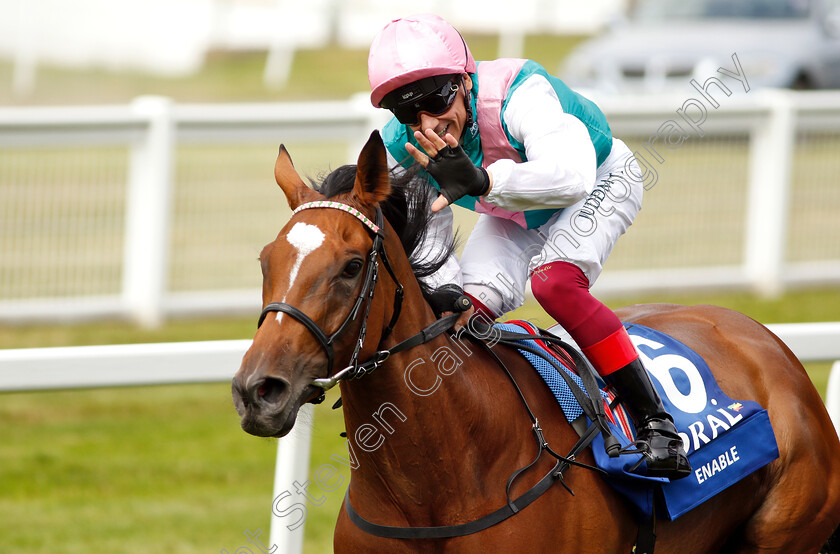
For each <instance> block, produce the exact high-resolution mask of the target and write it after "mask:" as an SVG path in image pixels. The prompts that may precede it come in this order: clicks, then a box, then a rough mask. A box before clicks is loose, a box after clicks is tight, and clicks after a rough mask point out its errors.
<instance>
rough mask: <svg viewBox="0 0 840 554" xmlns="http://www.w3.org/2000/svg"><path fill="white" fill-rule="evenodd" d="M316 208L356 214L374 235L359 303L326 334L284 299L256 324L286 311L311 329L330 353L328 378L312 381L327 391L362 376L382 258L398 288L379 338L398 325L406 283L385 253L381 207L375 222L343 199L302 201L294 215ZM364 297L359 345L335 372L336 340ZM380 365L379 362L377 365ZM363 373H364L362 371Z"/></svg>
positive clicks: (377, 210)
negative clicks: (362, 352)
mask: <svg viewBox="0 0 840 554" xmlns="http://www.w3.org/2000/svg"><path fill="white" fill-rule="evenodd" d="M313 208H331V209H335V210H341V211H343V212H347V213H349V214H350V215H352V216H354V217H355V218H356V219H358V220H359V221H361V222H362V223H363V224H364V225H365V227H366V228H367V229H368V230H369V231H371V232H372V234H373V245H372V246H371V249H370V253H369V254H368V261H367V271H366V272H365V280H364V283H363V284H362V289H361V290H360V291H359V296H358V297H356V302H355V303H354V304H353V308H352V309H351V310H350V313H349V314H347V317H346V318H345V319H344V322H343V323H342V324H341V325H339V326H338V329H336V330H335V332H334V333H332V334H331V335H327V333H325V332H324V331H323V330H322V329H321V327H320V326H318V324H317V323H315V322H314V321H313V320H312V318H310V317H309V316H308V315H306V314H305V313H303V312H302V311H301V310H299V309H298V308H295V307H294V306H292V305H290V304H287V303H285V302H270V303H269V304H267V305H266V306H265V307H264V308H263V310H262V313H260V319H259V322H258V323H257V328H259V327H260V326H261V325H262V323H263V321H265V318H266V316H268V314H269V313H271V312H282V313H285V314H289V315H290V316H292V317H293V318H295V319H296V320H298V321H299V322H300V323H302V324H303V325H304V326H305V327H306V328H307V329H309V332H310V333H312V335H313V336H314V337H315V339H316V340H317V341H318V343H319V344H320V345H321V348H323V350H324V352H326V354H327V378H325V379H315V380H314V381H313V382H312V384H313V385H315V386H318V387H321V388H322V389H323V390H324V391H325V392H326V391H327V390H329V389H330V388H332V387H333V386H335V384H336V383H338V381H339V380H341V379H346V378H352V377H360V376H361V375H359V351H360V350H361V349H362V346H363V345H364V342H365V334H366V332H367V318H368V315H369V314H370V305H371V301H372V300H373V293H374V289H375V288H376V281H377V279H378V275H379V257H380V256H381V258H382V263H383V264H384V265H385V269H386V270H387V271H388V274H389V275H390V276H391V279H393V281H394V283H396V285H397V290H396V291H395V293H394V313H393V315H392V316H391V321H390V322H389V323H388V326H387V327H386V328H385V331H384V332H383V334H382V337H381V338H380V341H381V340H383V339H384V338H385V337H387V336H388V335H389V334H390V333H391V331H392V330H393V329H394V325H396V324H397V319H399V317H400V309H401V307H402V299H403V286H402V284H401V283H400V282H399V280H398V279H397V276H396V274H395V273H394V270H393V269H392V268H391V263H390V262H389V261H388V256H387V254H386V253H385V234H384V232H383V226H384V218H383V216H382V210H381V209H380V208H379V206H377V207H376V223H374V222H372V221H371V220H370V219H369V218H367V217H366V216H365V215H364V214H363V213H361V212H360V211H359V210H357V209H356V208H353V207H352V206H348V205H347V204H342V203H340V202H332V201H328V200H321V201H317V202H307V203H305V204H301V205H300V206H298V207H297V209H295V211H293V212H292V216H294V215H295V214H297V213H298V212H300V211H303V210H308V209H313ZM365 299H367V305H366V307H365V315H364V318H363V319H362V326H361V329H359V338H358V340H357V341H356V346H355V348H354V350H353V355H352V356H351V357H350V365H348V366H347V367H345V368H344V369H342V370H341V371H339V372H338V373H336V374H335V375H332V369H333V361H334V359H335V351H334V349H333V343H334V342H335V340H336V339H337V338H338V336H339V335H341V334H342V333H343V332H344V330H345V329H346V328H347V326H348V325H350V322H351V321H355V320H356V318H357V317H358V315H359V311H360V310H361V308H362V304H364V303H365ZM382 361H384V359H383V360H380V361H379V363H382ZM377 365H378V364H377ZM363 373H364V372H362V374H363ZM323 398H324V395H323V394H321V396H320V397H319V398H318V399H316V400H315V401H314V402H315V403H318V402H320V401H323Z"/></svg>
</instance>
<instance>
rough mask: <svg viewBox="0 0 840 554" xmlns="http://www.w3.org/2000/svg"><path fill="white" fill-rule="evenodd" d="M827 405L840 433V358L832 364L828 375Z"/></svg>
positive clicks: (835, 426)
mask: <svg viewBox="0 0 840 554" xmlns="http://www.w3.org/2000/svg"><path fill="white" fill-rule="evenodd" d="M825 407H826V409H827V410H828V415H829V416H831V421H833V422H834V428H835V429H837V434H838V435H840V360H837V361H836V362H834V365H833V366H831V373H829V375H828V386H827V387H826V392H825Z"/></svg>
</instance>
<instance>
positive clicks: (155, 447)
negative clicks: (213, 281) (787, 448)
mask: <svg viewBox="0 0 840 554" xmlns="http://www.w3.org/2000/svg"><path fill="white" fill-rule="evenodd" d="M648 301H656V302H661V301H664V302H679V303H685V304H699V303H712V304H718V305H723V306H726V307H730V308H735V309H738V310H739V311H742V312H744V313H746V314H747V315H750V316H751V317H753V318H755V319H757V320H759V321H761V322H764V323H782V322H801V321H829V320H835V319H836V314H837V313H840V289H826V290H818V291H817V290H811V291H799V292H791V293H788V294H786V295H785V296H783V297H782V298H779V299H775V300H767V299H761V298H758V297H754V296H750V295H741V294H715V295H703V296H697V295H695V296H655V297H653V296H652V297H645V298H623V299H612V300H610V301H609V302H608V304H609V305H610V306H611V307H613V308H615V307H618V306H621V305H625V304H633V303H638V302H648ZM509 317H511V318H513V317H519V318H527V319H531V320H533V321H535V322H537V323H539V324H540V325H549V324H550V323H551V322H550V321H549V320H548V318H547V316H546V315H545V314H544V313H543V312H542V311H541V310H540V309H539V307H538V306H536V305H534V304H529V305H526V306H524V307H523V308H521V309H520V310H517V311H516V312H514V313H512V314H510V316H509ZM253 331H254V318H220V319H204V320H174V321H170V322H168V323H167V324H166V325H165V326H163V327H162V328H160V329H157V330H144V329H139V328H136V327H134V326H132V325H130V324H127V323H119V322H108V323H96V324H93V323H90V324H83V325H73V326H62V325H54V326H44V327H41V326H39V327H9V326H0V348H17V347H38V346H68V345H87V344H108V343H114V344H118V343H144V342H160V341H190V340H217V339H242V338H250V337H251V336H252V335H253ZM829 367H830V366H829V364H828V363H822V364H808V370H809V373H810V375H811V377H812V380H813V381H814V383H815V385H816V386H817V389H818V390H819V391H820V393H821V394H824V392H825V384H826V380H827V377H828V370H829ZM232 369H234V368H232ZM335 397H336V395H335V392H331V394H330V395H329V398H328V400H327V402H325V403H324V404H322V405H321V406H319V407H317V408H316V410H315V416H314V419H313V420H312V421H303V420H302V421H299V422H298V425H300V426H304V427H306V426H309V427H310V428H311V430H312V435H313V439H312V454H311V459H310V478H311V476H312V475H314V473H315V471H316V470H317V469H318V468H327V469H328V467H327V466H328V465H329V466H331V467H333V468H335V469H336V470H338V471H339V473H338V475H340V476H341V478H342V479H344V483H346V482H347V481H346V480H347V479H348V478H349V473H348V471H347V469H346V467H345V466H343V465H342V464H340V463H337V462H336V461H335V460H334V459H331V458H330V457H331V456H333V455H335V456H337V457H343V458H345V459H346V457H347V452H346V448H345V447H344V439H342V438H341V437H339V435H338V433H339V432H340V431H341V430H343V420H342V416H341V412H340V411H333V410H330V407H329V406H330V405H331V404H332V402H333V401H334V400H335ZM0 429H2V430H3V441H2V447H0V551H2V552H16V553H24V554H35V553H38V554H40V553H44V554H46V553H53V552H62V553H70V554H72V553H77V552H78V553H82V552H84V553H87V552H113V553H123V552H125V553H135V552H137V553H140V552H143V553H145V552H162V553H167V552H171V553H178V554H180V553H192V552H196V553H197V552H207V553H218V552H221V551H222V549H226V550H227V551H228V552H230V553H233V552H235V551H236V549H238V548H240V547H243V546H249V544H248V543H247V539H246V537H245V534H244V533H245V531H252V532H253V531H256V530H257V529H261V530H262V531H263V535H261V536H262V538H264V539H266V540H267V537H268V529H269V512H270V509H271V503H272V490H273V478H274V461H275V453H276V441H275V440H273V439H258V438H255V437H251V436H249V435H246V434H245V433H243V432H242V431H241V430H240V428H239V421H238V417H237V415H236V413H235V412H234V409H233V405H232V402H231V399H230V388H229V385H227V384H211V385H182V386H165V387H136V388H117V389H94V390H84V391H58V392H32V393H6V394H0ZM333 479H334V480H335V481H334V482H337V481H338V479H339V477H337V476H336V477H333ZM291 486H292V485H291V483H289V486H288V489H289V490H290V492H292V493H293V494H294V491H292V490H291ZM343 490H344V487H343V486H342V487H339V488H338V489H337V490H336V491H332V492H328V493H317V495H320V496H323V498H324V502H323V504H321V505H318V506H314V505H311V504H310V505H309V506H308V515H307V519H306V542H305V552H307V553H313V554H315V553H323V552H331V550H332V546H331V545H332V529H333V525H334V522H335V517H336V513H337V510H338V508H339V506H340V503H341V500H342V496H343ZM316 491H317V489H315V491H312V492H313V494H316ZM298 499H300V498H298ZM286 502H287V503H285V504H283V506H284V507H287V506H290V505H291V502H292V501H291V500H287V501H286ZM284 521H289V522H290V521H291V519H288V520H284ZM251 546H253V545H251ZM254 548H256V547H254ZM241 552H247V551H246V550H242V551H241Z"/></svg>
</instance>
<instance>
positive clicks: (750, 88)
mask: <svg viewBox="0 0 840 554" xmlns="http://www.w3.org/2000/svg"><path fill="white" fill-rule="evenodd" d="M838 6H840V0H811V1H808V0H749V1H746V0H745V1H743V2H738V3H731V2H722V1H712V0H691V1H684V2H676V1H670V2H669V1H666V0H651V1H644V0H638V1H623V0H593V1H590V2H585V3H580V2H561V1H556V0H555V1H552V0H524V1H520V2H516V3H515V7H512V5H511V3H510V2H501V1H495V0H483V1H478V0H476V1H472V0H458V1H448V2H440V1H437V0H431V1H429V2H427V3H425V4H424V5H423V6H422V9H423V10H424V11H429V12H434V13H438V14H440V15H442V16H443V17H445V18H446V19H448V20H449V21H450V22H452V23H453V24H454V25H455V26H456V27H458V28H459V30H460V31H461V32H462V33H463V34H464V36H465V38H466V40H467V42H468V44H469V45H470V48H471V49H472V51H473V54H474V55H475V57H476V58H477V59H479V60H481V59H492V58H495V57H499V56H506V57H507V56H509V57H528V58H531V59H534V60H536V61H537V62H539V63H541V64H542V65H543V66H545V67H546V68H547V69H548V70H549V71H551V72H554V73H556V74H557V75H559V76H561V77H562V78H564V79H565V80H566V81H567V82H568V83H569V84H570V85H573V86H575V87H578V89H579V90H580V91H581V92H583V93H584V94H586V95H588V96H590V97H591V98H593V99H595V100H596V101H597V102H598V103H599V105H601V107H602V109H603V110H604V111H605V112H606V113H607V116H608V118H609V119H610V122H611V126H612V127H613V131H614V134H615V135H616V136H617V137H619V138H621V139H623V140H624V141H625V142H627V143H628V144H629V145H630V146H631V148H632V149H633V150H634V151H635V152H636V155H637V158H638V159H639V161H640V162H641V163H642V165H643V168H644V169H645V170H646V184H647V185H648V187H647V188H648V190H647V192H646V196H645V201H644V209H643V210H642V213H641V214H640V216H639V217H638V219H637V220H636V223H635V224H634V226H633V227H632V228H631V230H630V231H629V232H628V234H627V236H626V237H624V238H622V240H621V241H619V244H618V246H617V248H616V250H615V252H614V253H613V255H612V256H611V258H610V261H609V262H608V264H607V265H606V268H605V271H604V274H603V275H602V277H601V279H600V280H599V282H598V283H597V284H596V287H595V289H594V290H595V291H596V293H597V294H598V295H599V296H600V297H602V298H604V299H605V300H606V301H607V303H608V304H609V305H610V306H612V307H618V306H620V305H626V304H630V303H637V302H651V301H655V302H663V301H664V302H680V303H688V304H696V303H713V304H720V305H724V306H727V307H731V308H734V309H737V310H739V311H742V312H744V313H746V314H747V315H750V316H751V317H753V318H755V319H757V320H758V321H761V322H762V323H796V322H819V321H836V320H838V319H840V318H838V315H837V314H838V309H839V308H840V223H838V218H837V215H836V214H837V213H840V187H838V186H837V180H838V175H840V156H838V155H837V152H838V146H840V95H838V93H837V91H836V90H834V89H835V88H836V87H838V86H840V40H838V31H839V30H840V16H839V15H838V13H839V12H838V11H837V10H838ZM418 9H420V8H419V7H418V6H417V5H416V3H409V2H405V1H402V0H388V1H375V0H343V1H339V0H310V1H309V2H305V3H301V2H290V1H286V0H167V1H165V2H164V1H163V0H147V1H145V2H134V1H130V0H117V1H115V0H110V1H106V0H72V1H67V0H0V348H2V349H9V350H11V349H20V348H40V347H56V346H78V345H100V344H102V345H106V344H123V343H150V342H179V341H207V340H231V339H250V338H251V337H252V335H253V331H254V328H255V325H256V315H257V313H258V311H259V305H260V271H259V266H258V262H257V256H258V254H259V252H260V250H261V248H262V246H263V245H264V244H265V243H267V242H268V241H270V240H272V239H273V238H274V236H276V233H277V232H278V231H279V229H280V227H281V226H282V224H283V223H284V222H285V220H286V218H287V217H288V213H289V212H288V209H287V206H286V202H285V199H284V198H283V196H282V194H281V193H280V191H279V190H277V187H276V185H275V184H274V180H273V173H272V167H273V163H274V158H275V156H276V152H277V147H278V145H279V144H280V143H284V144H285V145H286V146H287V148H288V150H289V151H290V153H291V155H292V157H293V159H294V161H295V165H296V167H297V168H298V169H299V170H300V172H301V173H302V174H304V175H309V176H311V177H312V178H315V179H317V178H318V176H319V175H322V174H324V173H325V172H328V171H329V170H331V169H334V168H336V167H338V166H339V165H341V164H344V163H352V162H353V161H354V160H355V157H356V155H357V154H358V152H359V149H360V147H361V145H362V144H363V142H364V140H365V139H366V137H367V136H368V135H369V134H370V132H371V131H372V130H373V129H374V128H377V127H379V126H381V125H382V123H383V121H384V119H383V118H384V117H385V116H386V115H387V114H383V113H379V111H377V110H374V109H373V108H372V107H371V106H370V104H369V102H368V100H367V91H368V83H367V72H366V62H367V47H368V44H369V42H370V40H371V39H372V37H373V35H374V34H375V33H376V32H377V31H378V30H379V29H380V28H381V27H382V26H384V25H385V24H386V23H387V22H388V21H389V20H390V19H392V18H395V17H399V16H401V15H409V14H412V13H415V12H416V11H417V10H418ZM721 68H723V69H726V70H728V71H730V74H727V73H726V72H722V71H721ZM731 73H735V74H736V75H741V76H742V77H743V78H742V79H738V78H733V76H732V74H731ZM710 79H716V80H717V82H719V83H720V84H719V85H718V84H717V83H716V82H715V81H710ZM692 82H693V83H695V84H694V85H693V84H692ZM709 83H711V84H709ZM698 87H699V88H698ZM710 98H711V99H710ZM456 211H457V214H456V217H457V222H458V225H459V227H460V229H461V233H462V235H464V236H466V234H467V233H468V232H469V229H470V227H471V225H472V224H473V222H474V214H472V213H470V212H465V211H461V210H460V209H457V208H456ZM509 317H521V318H528V319H531V320H534V321H535V322H536V323H538V324H540V325H543V326H548V325H550V323H551V322H550V321H549V320H548V318H547V316H545V315H544V314H543V313H542V312H541V311H540V310H539V309H538V307H536V306H535V304H533V303H532V302H528V303H526V305H525V306H524V307H523V308H522V309H521V310H518V311H517V312H516V313H514V314H511V315H510V316H509ZM829 368H830V363H829V361H827V360H825V361H816V362H813V363H808V364H807V369H808V371H809V374H810V375H811V376H812V379H813V380H814V382H815V384H816V386H817V388H818V390H820V392H821V394H825V387H826V381H827V378H828V373H829ZM119 370H120V368H119V367H115V368H114V371H119ZM235 370H236V367H231V368H230V374H231V375H232V374H233V372H234V371H235ZM0 377H2V373H0ZM0 390H2V388H0ZM332 400H334V398H333V399H332ZM331 403H332V402H331V401H330V399H328V401H327V402H326V403H325V404H324V405H323V406H321V407H319V408H318V409H317V410H316V414H315V416H314V418H313V419H312V420H310V421H302V422H300V423H299V426H300V427H302V428H304V429H306V430H307V432H308V430H311V432H312V434H313V446H312V449H313V450H312V456H311V461H310V464H311V467H313V468H317V467H319V466H320V465H322V464H324V463H327V461H328V460H330V459H331V458H330V456H333V455H337V456H341V457H344V458H345V459H346V449H345V448H344V442H343V439H341V438H340V437H339V436H338V432H339V431H340V430H342V429H343V423H342V421H341V413H340V411H331V410H329V407H328V406H329V405H331ZM275 452H276V441H270V440H258V439H255V438H253V437H249V436H246V435H245V434H244V433H243V432H242V431H240V430H239V426H238V417H237V416H236V414H235V412H234V410H233V407H232V403H231V401H230V393H229V386H228V385H226V384H189V385H187V384H185V385H178V386H156V387H148V386H147V387H133V388H94V389H90V390H61V391H48V392H24V391H17V392H6V393H0V552H89V551H108V552H150V551H154V552H177V553H180V552H222V551H224V550H227V551H229V552H235V551H237V548H243V549H242V550H241V552H242V553H244V552H247V551H248V550H245V549H244V548H251V549H253V552H258V551H259V550H258V549H257V548H256V547H255V546H254V545H253V544H250V543H248V541H247V537H246V536H245V534H244V532H245V531H246V530H250V531H255V530H256V529H262V530H263V532H264V535H263V536H267V533H268V526H269V515H270V509H271V501H272V494H271V493H272V480H273V469H274V460H275ZM338 465H339V466H340V464H338ZM339 469H343V466H340V467H339ZM344 475H347V474H346V473H345V474H344ZM289 486H291V484H289ZM342 494H343V487H342V488H341V489H340V490H339V491H337V492H334V493H330V495H328V498H327V499H326V502H325V503H324V504H323V505H319V506H310V507H309V508H310V509H309V514H308V516H307V520H306V543H305V547H304V551H305V552H313V553H315V552H330V551H331V546H330V545H331V530H332V524H333V522H334V519H335V511H336V509H337V507H338V505H339V504H340V501H341V497H342Z"/></svg>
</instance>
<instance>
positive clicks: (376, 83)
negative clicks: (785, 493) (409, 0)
mask: <svg viewBox="0 0 840 554" xmlns="http://www.w3.org/2000/svg"><path fill="white" fill-rule="evenodd" d="M475 71H476V66H475V59H474V58H473V56H472V53H471V52H470V49H469V48H468V47H467V43H466V42H464V39H463V38H462V37H461V35H460V33H458V31H456V30H455V28H454V27H452V25H450V24H449V23H447V22H446V21H444V19H443V18H441V17H439V16H437V15H432V14H421V15H414V16H410V17H403V18H402V19H395V20H394V21H392V22H390V23H389V24H388V25H386V26H385V28H384V29H382V30H381V31H379V34H377V35H376V37H375V38H374V39H373V43H372V44H371V45H370V53H369V55H368V80H369V81H370V88H371V93H370V102H371V104H373V105H374V106H375V107H377V108H379V107H380V103H381V102H382V97H384V96H385V95H386V94H388V93H389V92H391V91H393V90H396V89H398V88H400V87H402V86H405V85H407V84H410V83H413V82H414V81H417V80H418V79H423V78H425V77H432V76H435V75H446V74H455V73H475Z"/></svg>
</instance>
